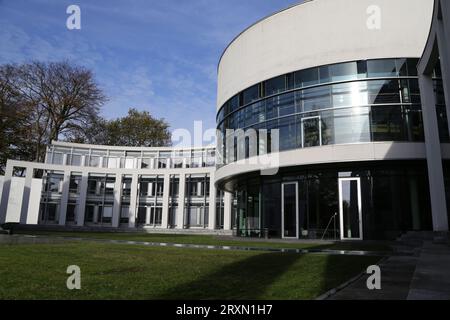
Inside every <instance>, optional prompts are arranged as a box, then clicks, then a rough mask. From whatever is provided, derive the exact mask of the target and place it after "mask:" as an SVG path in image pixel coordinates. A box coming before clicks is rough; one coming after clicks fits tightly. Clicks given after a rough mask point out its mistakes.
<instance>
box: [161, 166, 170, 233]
mask: <svg viewBox="0 0 450 320" xmlns="http://www.w3.org/2000/svg"><path fill="white" fill-rule="evenodd" d="M169 197H170V174H165V175H164V191H163V209H162V220H161V227H162V228H165V229H167V228H168V227H169Z"/></svg>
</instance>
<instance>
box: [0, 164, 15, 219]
mask: <svg viewBox="0 0 450 320" xmlns="http://www.w3.org/2000/svg"><path fill="white" fill-rule="evenodd" d="M13 169H14V167H13V166H12V165H11V164H10V163H7V164H6V169H5V176H4V178H3V190H2V197H1V201H0V224H2V223H5V222H6V215H7V210H8V201H9V192H10V190H11V179H12V174H13Z"/></svg>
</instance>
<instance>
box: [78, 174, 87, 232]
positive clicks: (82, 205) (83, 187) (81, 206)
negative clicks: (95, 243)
mask: <svg viewBox="0 0 450 320" xmlns="http://www.w3.org/2000/svg"><path fill="white" fill-rule="evenodd" d="M88 178H89V176H88V174H87V173H83V174H82V175H81V183H80V195H79V196H78V200H77V226H79V227H82V226H84V215H85V212H86V197H87V187H88Z"/></svg>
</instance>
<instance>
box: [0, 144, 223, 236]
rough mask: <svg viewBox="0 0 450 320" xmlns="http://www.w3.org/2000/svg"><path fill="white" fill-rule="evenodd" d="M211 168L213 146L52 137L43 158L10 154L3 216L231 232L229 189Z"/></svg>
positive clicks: (42, 222)
mask: <svg viewBox="0 0 450 320" xmlns="http://www.w3.org/2000/svg"><path fill="white" fill-rule="evenodd" d="M214 174H215V148H214V147H209V148H207V147H206V148H188V149H173V148H123V147H107V146H97V145H96V146H91V145H82V144H73V143H65V142H54V143H53V144H52V145H51V146H50V147H49V148H48V149H47V155H46V161H45V163H34V162H22V161H13V160H11V161H8V163H7V167H6V174H5V176H4V177H2V184H1V185H2V197H1V204H0V214H1V222H2V223H3V222H15V223H21V224H32V225H47V226H66V227H72V228H76V227H85V228H121V229H129V228H131V229H136V228H137V229H148V230H160V231H162V230H188V229H189V230H197V231H204V232H208V230H209V231H213V230H217V231H220V230H223V232H222V233H227V232H226V231H229V230H230V229H231V225H230V217H231V214H230V212H228V213H227V211H230V210H231V207H230V203H231V195H230V194H228V193H227V194H225V193H224V192H220V191H218V190H216V188H215V186H214V183H212V182H213V181H214Z"/></svg>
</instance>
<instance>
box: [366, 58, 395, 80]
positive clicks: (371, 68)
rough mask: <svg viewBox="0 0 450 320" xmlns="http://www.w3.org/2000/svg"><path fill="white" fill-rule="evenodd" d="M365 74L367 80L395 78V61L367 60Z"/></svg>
mask: <svg viewBox="0 0 450 320" xmlns="http://www.w3.org/2000/svg"><path fill="white" fill-rule="evenodd" d="M367 73H368V76H369V78H372V77H373V78H375V77H395V76H397V66H396V62H395V59H382V60H369V61H367Z"/></svg>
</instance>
